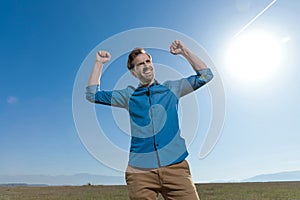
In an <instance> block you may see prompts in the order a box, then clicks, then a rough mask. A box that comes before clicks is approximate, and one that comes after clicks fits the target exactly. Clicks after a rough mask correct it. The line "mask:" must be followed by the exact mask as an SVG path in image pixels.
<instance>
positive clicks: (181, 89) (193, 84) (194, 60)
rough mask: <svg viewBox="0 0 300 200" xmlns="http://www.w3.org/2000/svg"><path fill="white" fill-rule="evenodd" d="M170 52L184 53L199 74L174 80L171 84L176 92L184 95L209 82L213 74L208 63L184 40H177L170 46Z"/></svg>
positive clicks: (175, 53) (180, 95)
mask: <svg viewBox="0 0 300 200" xmlns="http://www.w3.org/2000/svg"><path fill="white" fill-rule="evenodd" d="M170 52H171V53H172V54H174V55H182V56H183V57H184V58H186V59H187V61H188V62H189V63H190V64H191V66H192V67H193V69H194V70H195V72H196V74H197V75H194V76H190V77H187V78H183V79H181V80H178V81H173V82H172V84H171V86H170V87H172V88H173V90H174V91H176V92H175V93H176V94H177V95H178V96H179V97H182V96H184V95H186V94H188V93H190V92H192V91H194V90H197V89H198V88H200V87H202V86H203V85H205V84H206V83H208V82H209V81H210V80H211V79H212V78H213V74H212V72H211V70H210V69H209V68H208V67H207V65H206V64H205V63H204V62H203V61H202V60H201V59H200V58H199V57H198V56H196V55H195V54H194V53H193V52H192V51H190V50H189V49H188V48H187V47H185V45H184V44H183V42H181V41H179V40H175V41H174V42H173V43H172V44H171V46H170Z"/></svg>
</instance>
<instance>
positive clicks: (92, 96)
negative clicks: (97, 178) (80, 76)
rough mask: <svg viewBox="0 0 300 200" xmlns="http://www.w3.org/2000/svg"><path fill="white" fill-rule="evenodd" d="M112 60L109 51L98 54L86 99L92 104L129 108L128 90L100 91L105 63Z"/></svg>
mask: <svg viewBox="0 0 300 200" xmlns="http://www.w3.org/2000/svg"><path fill="white" fill-rule="evenodd" d="M109 60H110V54H109V52H107V51H99V52H97V54H96V61H95V64H94V68H93V70H92V72H91V75H90V78H89V80H88V84H87V87H86V99H87V100H88V101H90V102H92V103H99V104H104V105H111V106H117V107H123V108H125V107H127V100H128V96H129V95H128V90H127V89H123V90H113V91H102V90H100V79H101V74H102V69H103V65H104V63H106V62H108V61H109Z"/></svg>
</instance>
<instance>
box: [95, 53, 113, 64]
mask: <svg viewBox="0 0 300 200" xmlns="http://www.w3.org/2000/svg"><path fill="white" fill-rule="evenodd" d="M110 57H111V56H110V53H109V52H107V51H103V50H100V51H98V52H97V54H96V62H101V63H103V64H104V63H106V62H108V61H110Z"/></svg>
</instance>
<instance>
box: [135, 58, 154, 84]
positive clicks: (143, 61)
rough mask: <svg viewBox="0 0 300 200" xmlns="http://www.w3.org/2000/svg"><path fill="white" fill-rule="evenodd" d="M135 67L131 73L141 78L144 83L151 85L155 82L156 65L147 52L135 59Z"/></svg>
mask: <svg viewBox="0 0 300 200" xmlns="http://www.w3.org/2000/svg"><path fill="white" fill-rule="evenodd" d="M133 64H134V68H133V69H131V70H130V71H131V73H132V74H133V75H134V76H135V77H136V78H138V79H139V81H140V82H141V84H143V85H146V86H148V85H151V84H152V83H153V82H154V66H153V64H152V61H151V59H150V58H149V56H148V55H147V54H144V53H142V54H139V55H138V56H137V57H136V58H135V59H134V60H133Z"/></svg>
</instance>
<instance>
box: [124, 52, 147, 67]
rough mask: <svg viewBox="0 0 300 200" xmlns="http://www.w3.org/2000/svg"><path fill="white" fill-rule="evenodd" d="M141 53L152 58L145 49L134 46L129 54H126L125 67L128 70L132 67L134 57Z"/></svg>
mask: <svg viewBox="0 0 300 200" xmlns="http://www.w3.org/2000/svg"><path fill="white" fill-rule="evenodd" d="M142 53H143V54H146V55H147V56H148V57H149V58H150V60H152V57H151V55H150V54H148V53H147V52H146V51H145V49H143V48H135V49H133V50H132V51H131V52H130V54H129V56H128V61H127V68H128V69H129V70H131V69H133V68H134V64H133V61H134V59H135V58H136V57H137V56H138V55H139V54H142Z"/></svg>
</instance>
